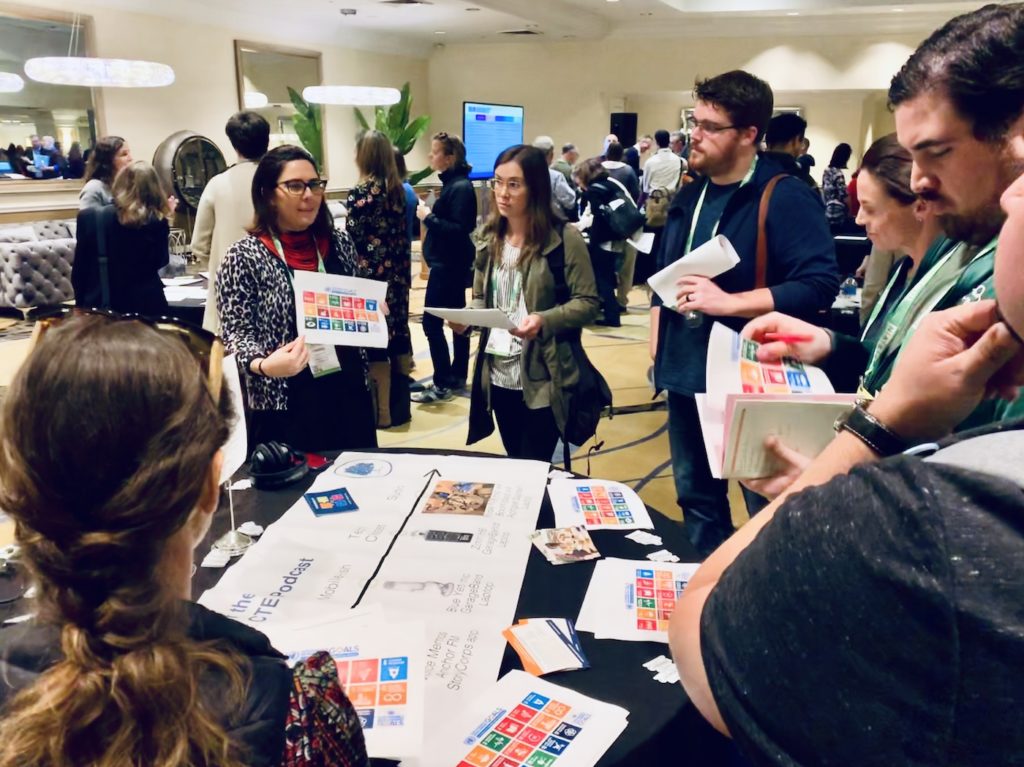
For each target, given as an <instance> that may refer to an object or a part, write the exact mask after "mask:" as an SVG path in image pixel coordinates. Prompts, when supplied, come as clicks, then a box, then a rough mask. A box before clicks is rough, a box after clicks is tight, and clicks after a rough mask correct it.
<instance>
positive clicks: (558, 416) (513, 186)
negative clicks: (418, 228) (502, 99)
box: [468, 145, 599, 461]
mask: <svg viewBox="0 0 1024 767" xmlns="http://www.w3.org/2000/svg"><path fill="white" fill-rule="evenodd" d="M490 186H491V189H492V190H493V195H494V197H493V200H492V202H493V205H492V208H491V213H490V215H489V217H488V220H487V222H486V223H485V224H484V225H483V226H482V227H481V229H480V230H479V232H478V233H477V237H476V240H477V243H478V244H477V251H476V260H475V262H474V279H473V306H474V307H476V308H484V307H487V308H495V307H496V308H498V309H501V310H502V311H504V312H505V313H506V314H507V315H508V316H509V318H510V319H511V320H512V321H513V322H514V323H515V325H516V327H515V328H514V329H513V330H509V331H504V330H491V331H488V330H486V329H485V330H483V331H482V333H481V336H480V346H479V352H478V353H477V358H476V368H475V369H474V371H473V390H472V402H471V406H470V418H469V439H468V443H469V444H472V443H474V442H476V441H477V440H480V439H483V438H484V437H486V436H488V435H489V434H491V433H492V432H493V431H494V421H495V419H496V420H497V422H498V431H499V432H500V434H501V441H502V444H504V446H505V451H506V452H507V453H508V455H509V456H510V457H513V458H533V459H536V460H543V461H548V460H550V459H551V456H552V453H553V452H554V449H555V445H556V444H557V443H558V437H559V435H560V434H562V433H563V432H564V429H565V424H566V420H567V418H568V409H569V403H570V400H571V396H572V390H573V387H575V385H576V384H577V382H578V380H579V369H578V367H577V364H576V359H577V357H576V353H575V352H574V348H573V347H574V345H576V346H578V345H579V343H580V341H579V336H580V328H582V327H583V326H584V325H587V324H589V323H590V322H593V321H594V319H595V318H596V317H597V315H598V312H599V302H598V297H597V287H596V284H595V282H594V271H593V268H592V267H591V264H590V257H589V255H588V253H587V246H586V244H585V243H584V241H583V236H582V235H581V234H580V233H579V232H578V231H577V230H576V229H575V228H574V227H571V226H567V227H564V228H563V227H562V226H561V224H560V222H559V221H558V219H557V218H556V216H555V214H554V211H553V209H552V207H551V181H550V174H549V173H548V168H547V162H546V160H545V158H544V154H543V153H542V152H541V151H540V150H539V149H535V148H533V147H529V146H525V145H518V146H513V147H510V148H508V149H506V150H505V151H504V152H502V153H501V154H500V155H499V156H498V159H497V160H496V161H495V164H494V178H493V180H492V181H491V182H490Z"/></svg>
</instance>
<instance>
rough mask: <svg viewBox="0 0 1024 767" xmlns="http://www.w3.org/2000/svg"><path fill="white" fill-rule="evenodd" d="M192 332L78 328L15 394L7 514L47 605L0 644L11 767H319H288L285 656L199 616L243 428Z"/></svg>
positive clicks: (64, 327) (55, 334)
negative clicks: (197, 551) (226, 459)
mask: <svg viewBox="0 0 1024 767" xmlns="http://www.w3.org/2000/svg"><path fill="white" fill-rule="evenodd" d="M198 332H200V331H189V333H190V334H189V335H187V341H188V343H183V342H182V340H181V339H184V338H186V336H185V335H180V336H178V337H176V335H177V334H176V333H174V332H171V331H169V330H168V329H167V328H166V327H161V328H160V329H157V328H156V327H154V326H150V325H147V324H143V323H142V322H138V321H125V320H119V319H111V318H109V317H105V316H100V315H95V314H92V315H83V316H74V317H71V318H69V319H66V320H64V321H62V322H60V323H59V324H58V325H54V327H53V329H52V330H48V332H46V334H45V336H44V337H43V338H42V339H41V341H40V342H39V344H38V346H37V347H36V348H35V350H34V351H33V352H32V354H31V355H30V356H29V358H28V359H27V361H26V362H25V364H24V365H23V366H22V368H21V370H20V371H19V372H18V374H17V376H16V377H15V380H14V382H13V383H12V386H11V388H10V390H9V392H8V395H7V397H6V399H5V402H4V406H3V411H2V414H0V508H3V509H4V510H5V511H6V512H7V513H8V514H9V515H10V516H11V517H12V518H13V519H14V520H15V524H16V536H17V541H18V543H19V544H20V545H21V547H22V554H23V557H24V560H25V562H26V564H27V566H28V568H29V572H30V574H31V576H32V578H33V582H34V584H35V586H36V589H37V592H38V596H37V614H36V617H35V619H34V620H32V621H31V622H28V623H25V624H21V625H18V626H15V627H7V628H4V629H2V630H0V706H2V707H3V708H2V710H0V767H70V766H71V765H74V767H121V766H122V765H123V766H124V767H129V766H131V767H136V766H141V765H145V767H186V766H187V767H214V766H216V767H242V766H243V765H245V766H246V767H252V766H253V765H267V766H268V767H269V766H271V765H279V764H288V765H292V764H315V763H318V762H317V760H315V759H313V760H307V761H303V760H302V759H294V758H290V755H291V756H294V753H293V752H294V749H290V747H289V746H287V745H286V738H285V731H286V726H287V725H289V724H291V723H292V713H290V709H291V708H293V705H292V703H291V702H292V695H291V694H292V692H293V690H295V687H296V685H295V682H293V675H292V672H291V671H290V670H289V669H288V668H287V666H286V665H285V663H284V659H283V656H281V654H280V653H278V652H277V651H276V650H274V649H273V647H272V646H271V645H270V643H269V641H268V640H267V638H266V637H265V636H264V635H262V634H260V633H259V632H257V631H255V630H253V629H250V628H248V627H246V626H243V625H242V624H239V623H236V622H234V621H232V620H230V619H228V618H225V617H223V616H220V615H217V614H215V613H212V612H210V611H208V610H206V609H205V608H203V607H200V606H199V605H196V604H194V603H193V602H191V601H189V600H190V598H191V573H192V556H193V549H194V547H195V546H196V545H197V544H198V543H199V542H200V541H201V540H202V539H203V538H204V536H205V535H206V532H207V530H208V529H209V526H210V520H211V519H212V516H213V512H214V511H215V510H216V508H217V502H218V478H219V474H220V468H221V463H222V460H223V455H222V452H221V446H222V445H223V444H224V443H225V441H226V439H227V436H228V422H229V419H230V417H231V415H232V414H231V413H230V412H229V410H230V407H229V406H228V405H227V404H226V401H225V400H223V399H221V398H219V390H220V388H221V387H220V380H219V371H218V372H215V374H214V376H209V375H208V372H206V371H204V369H203V364H202V363H203V361H204V359H205V361H206V362H207V365H206V366H207V367H209V361H208V360H209V357H205V356H204V355H203V354H198V356H197V353H196V352H195V351H193V348H197V347H198V348H200V349H201V348H202V344H196V343H194V340H195V336H196V333H198ZM178 333H184V331H180V330H179V331H178ZM200 338H202V337H201V336H200ZM211 338H212V337H211ZM216 343H219V342H216ZM190 347H192V348H190ZM209 349H210V347H209V346H208V347H207V351H209ZM215 356H216V355H214V357H215ZM197 360H198V361H197ZM218 400H220V401H218ZM315 657H317V656H314V658H315ZM311 660H312V659H311ZM328 661H329V658H328ZM334 684H335V686H336V685H337V677H336V676H335V677H334ZM338 693H340V690H338ZM341 697H342V698H343V696H341ZM343 702H344V703H347V699H344V700H343ZM351 719H353V720H354V712H352V717H351ZM347 734H348V735H350V736H351V737H352V738H353V740H354V741H358V742H357V743H356V745H357V746H358V749H362V735H361V733H360V732H359V731H358V722H356V724H355V727H354V730H351V731H349V732H348V733H347ZM334 735H335V736H337V735H338V733H334ZM358 749H357V750H358ZM349 763H350V764H365V751H362V756H361V759H356V760H354V761H352V762H349Z"/></svg>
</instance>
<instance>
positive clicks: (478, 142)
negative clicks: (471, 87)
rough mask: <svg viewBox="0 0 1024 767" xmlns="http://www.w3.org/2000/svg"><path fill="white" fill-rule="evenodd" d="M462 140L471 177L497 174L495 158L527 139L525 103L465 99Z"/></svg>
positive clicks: (476, 177) (484, 177) (488, 176)
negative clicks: (521, 104)
mask: <svg viewBox="0 0 1024 767" xmlns="http://www.w3.org/2000/svg"><path fill="white" fill-rule="evenodd" d="M462 140H463V141H464V142H465V143H466V160H467V162H469V164H470V165H472V166H473V171H472V172H471V173H470V174H469V177H470V178H471V179H486V178H491V177H492V176H493V175H494V161H495V160H496V159H497V158H498V155H499V154H501V153H502V152H503V151H504V150H506V149H508V148H509V147H510V146H514V145H515V144H522V143H523V107H517V106H511V105H509V104H483V103H480V102H477V101H463V102H462Z"/></svg>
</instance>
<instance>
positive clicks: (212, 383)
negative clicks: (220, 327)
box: [29, 306, 224, 405]
mask: <svg viewBox="0 0 1024 767" xmlns="http://www.w3.org/2000/svg"><path fill="white" fill-rule="evenodd" d="M76 316H99V317H105V318H106V319H108V320H111V321H134V322H141V323H143V324H144V325H148V326H149V327H151V328H153V329H154V330H156V331H158V332H160V333H162V334H164V335H169V336H173V337H174V338H177V339H178V340H180V341H181V342H182V343H184V344H185V347H186V348H187V349H188V350H189V352H191V354H192V356H193V357H194V358H195V359H196V361H197V362H198V363H199V367H200V369H201V370H202V371H203V373H204V374H205V375H206V386H207V388H208V389H209V390H210V396H212V397H213V401H214V403H215V404H218V405H219V404H220V394H221V387H222V383H223V381H224V344H223V343H222V342H221V340H220V338H219V337H218V336H217V335H216V334H215V333H211V332H210V331H209V330H207V329H206V328H201V327H199V326H198V325H193V324H192V323H190V322H184V321H182V320H179V319H177V318H175V317H146V316H143V315H141V314H121V313H119V312H114V311H110V310H109V309H89V308H85V307H78V306H60V307H57V308H56V309H54V310H53V311H51V312H46V313H44V314H42V315H40V316H39V317H38V318H36V324H35V325H34V326H33V328H32V339H31V341H30V343H29V351H30V352H31V351H32V350H33V349H34V348H35V347H36V344H38V343H39V342H40V341H41V340H42V338H43V336H44V335H45V334H46V332H47V331H48V330H50V329H51V328H53V327H55V326H57V325H59V324H60V323H61V322H63V321H64V320H66V319H68V318H69V317H76Z"/></svg>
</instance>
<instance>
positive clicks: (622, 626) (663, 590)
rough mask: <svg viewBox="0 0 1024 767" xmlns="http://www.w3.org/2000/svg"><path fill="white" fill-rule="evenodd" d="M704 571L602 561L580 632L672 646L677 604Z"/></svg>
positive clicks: (579, 622) (682, 566)
mask: <svg viewBox="0 0 1024 767" xmlns="http://www.w3.org/2000/svg"><path fill="white" fill-rule="evenodd" d="M698 567H700V565H699V564H698V563H696V562H692V563H691V562H682V563H678V564H676V563H674V562H659V563H654V562H647V561H645V560H640V561H633V560H631V559H602V560H601V561H600V562H598V563H597V565H596V567H595V568H594V574H593V576H591V578H590V585H589V586H588V587H587V595H586V596H585V597H584V598H583V606H582V607H581V608H580V614H579V617H578V618H577V619H576V628H577V630H579V631H588V632H591V633H593V635H594V638H595V639H622V640H625V641H628V642H665V643H668V621H669V618H671V617H672V612H673V611H674V610H675V609H676V600H677V599H679V597H680V596H681V595H682V593H683V589H684V588H686V584H687V583H688V582H689V580H690V578H691V577H692V576H693V574H694V573H695V572H696V571H697V568H698Z"/></svg>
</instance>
